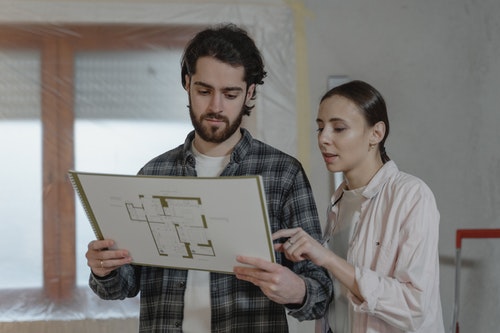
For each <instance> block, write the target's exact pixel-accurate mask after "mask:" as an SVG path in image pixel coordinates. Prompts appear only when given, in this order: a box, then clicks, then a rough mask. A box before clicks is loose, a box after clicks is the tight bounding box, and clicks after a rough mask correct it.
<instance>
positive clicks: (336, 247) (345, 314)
mask: <svg viewBox="0 0 500 333" xmlns="http://www.w3.org/2000/svg"><path fill="white" fill-rule="evenodd" d="M363 190H364V187H362V188H359V189H355V190H344V194H343V195H342V199H341V200H340V201H339V202H338V205H339V206H338V214H337V216H338V218H337V223H338V225H337V227H336V228H335V232H334V234H333V235H332V237H331V239H330V241H329V242H328V247H329V248H330V250H331V251H332V252H334V253H335V254H337V255H338V256H339V257H342V258H344V259H347V251H348V250H349V244H350V243H351V241H352V237H353V234H354V232H355V230H356V226H357V224H358V222H359V216H360V212H361V203H362V202H363V199H364V198H363V196H362V195H361V193H363ZM333 288H334V289H333V290H334V300H333V301H332V304H330V308H329V311H328V323H329V324H330V327H331V329H332V331H333V332H334V333H344V332H351V321H352V313H351V311H350V306H349V300H348V299H347V297H346V295H347V288H346V287H344V286H343V285H342V284H341V283H340V282H338V281H337V280H336V279H335V278H333Z"/></svg>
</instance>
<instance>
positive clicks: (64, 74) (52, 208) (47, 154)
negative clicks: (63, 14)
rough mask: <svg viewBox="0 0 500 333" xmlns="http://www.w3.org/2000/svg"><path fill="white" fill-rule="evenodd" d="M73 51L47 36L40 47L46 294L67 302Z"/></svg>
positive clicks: (71, 272) (71, 267)
mask: <svg viewBox="0 0 500 333" xmlns="http://www.w3.org/2000/svg"><path fill="white" fill-rule="evenodd" d="M73 62H74V61H73V51H72V48H71V45H70V44H69V43H67V42H65V41H64V40H62V39H61V38H54V37H51V36H47V37H45V38H44V43H43V49H42V66H41V68H42V78H41V81H42V92H41V93H42V124H43V244H44V245H43V249H44V251H43V252H44V259H43V268H44V290H45V293H46V294H47V296H48V297H49V298H51V299H52V300H54V301H59V300H64V299H69V298H71V297H72V295H73V290H74V287H75V281H76V263H75V262H76V260H75V238H76V237H75V203H74V192H73V190H72V187H71V184H70V182H69V180H68V177H67V172H68V170H69V169H72V168H73V165H74V161H73V160H74V157H73V156H74V152H73V141H74V139H73V128H74V125H73V123H74V115H73V100H74V98H73V67H74V66H73Z"/></svg>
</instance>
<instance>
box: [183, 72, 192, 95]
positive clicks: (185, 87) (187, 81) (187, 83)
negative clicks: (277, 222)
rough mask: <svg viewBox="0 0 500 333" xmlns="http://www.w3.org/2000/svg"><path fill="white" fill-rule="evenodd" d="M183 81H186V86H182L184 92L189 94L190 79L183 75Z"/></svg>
mask: <svg viewBox="0 0 500 333" xmlns="http://www.w3.org/2000/svg"><path fill="white" fill-rule="evenodd" d="M184 81H186V84H185V85H184V90H186V91H187V92H189V84H190V83H191V78H190V77H189V75H188V74H186V75H184Z"/></svg>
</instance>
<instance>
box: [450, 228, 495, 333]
mask: <svg viewBox="0 0 500 333" xmlns="http://www.w3.org/2000/svg"><path fill="white" fill-rule="evenodd" d="M464 238H500V229H457V235H456V257H455V265H456V267H455V302H454V305H453V321H452V324H451V329H450V333H460V329H459V325H458V314H459V308H460V306H459V305H460V267H461V250H462V239H464ZM453 330H455V331H453Z"/></svg>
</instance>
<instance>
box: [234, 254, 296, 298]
mask: <svg viewBox="0 0 500 333" xmlns="http://www.w3.org/2000/svg"><path fill="white" fill-rule="evenodd" d="M236 260H237V261H238V262H240V263H242V264H246V265H250V266H252V267H246V266H236V267H234V269H233V271H234V273H235V274H236V277H237V278H238V279H240V280H244V281H248V282H251V283H253V284H254V285H256V286H257V287H259V288H260V290H262V292H263V293H264V294H265V295H266V296H267V297H268V298H269V299H271V300H272V301H274V302H276V303H279V304H302V303H303V302H304V297H305V295H306V284H305V282H304V280H303V279H302V278H301V277H300V276H298V275H297V274H295V273H294V272H292V271H291V270H290V269H288V268H287V267H284V266H282V265H280V264H275V263H272V262H269V261H267V260H263V259H259V258H254V257H245V256H238V257H236Z"/></svg>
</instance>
